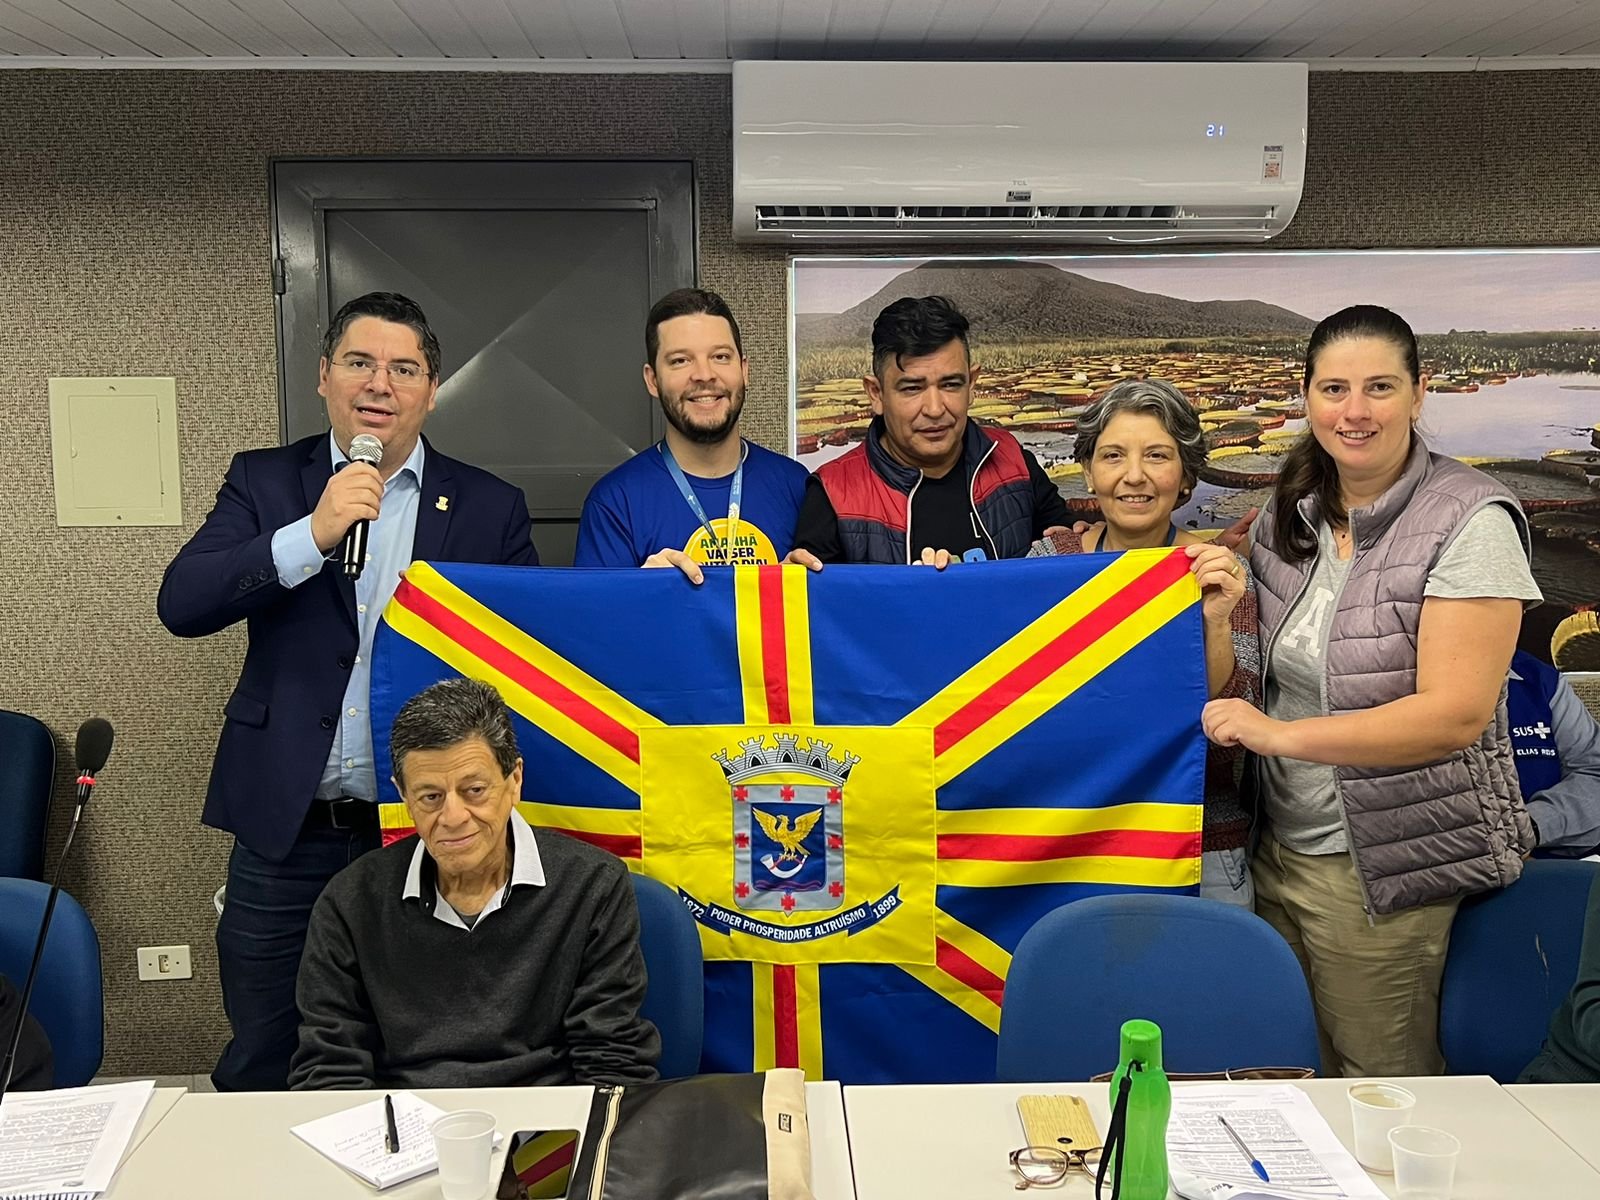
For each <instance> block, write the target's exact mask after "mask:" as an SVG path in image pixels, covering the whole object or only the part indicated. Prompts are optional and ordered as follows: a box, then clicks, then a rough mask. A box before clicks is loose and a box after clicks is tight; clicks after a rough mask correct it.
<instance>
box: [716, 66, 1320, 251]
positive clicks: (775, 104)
mask: <svg viewBox="0 0 1600 1200" xmlns="http://www.w3.org/2000/svg"><path fill="white" fill-rule="evenodd" d="M1305 163H1306V68H1305V65H1304V64H1302V63H1005V62H995V63H968V62H955V63H949V62H739V63H735V64H734V68H733V234H734V237H735V238H737V239H739V240H741V241H750V242H794V241H800V240H802V239H804V240H816V241H828V242H904V241H909V240H915V239H937V240H942V241H999V240H1004V241H1015V240H1017V239H1038V240H1049V241H1057V242H1127V243H1148V242H1248V241H1257V242H1258V241H1264V240H1265V239H1267V238H1270V237H1272V236H1273V235H1274V234H1276V233H1280V232H1281V231H1282V230H1283V229H1284V227H1285V226H1287V225H1288V224H1289V220H1290V218H1292V217H1293V216H1294V211H1295V208H1296V206H1297V205H1298V204H1299V203H1300V188H1301V185H1302V182H1303V180H1304V177H1305Z"/></svg>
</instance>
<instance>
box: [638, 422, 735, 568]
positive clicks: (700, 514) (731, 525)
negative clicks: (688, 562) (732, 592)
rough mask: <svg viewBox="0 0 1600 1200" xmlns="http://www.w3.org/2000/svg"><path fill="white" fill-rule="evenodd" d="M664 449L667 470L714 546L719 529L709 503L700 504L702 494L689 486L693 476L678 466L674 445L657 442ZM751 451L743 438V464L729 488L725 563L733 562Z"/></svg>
mask: <svg viewBox="0 0 1600 1200" xmlns="http://www.w3.org/2000/svg"><path fill="white" fill-rule="evenodd" d="M657 444H658V445H659V446H660V448H661V457H662V458H664V459H666V460H667V473H668V474H669V475H671V476H672V482H673V483H675V484H677V485H678V492H679V494H681V495H682V496H683V498H684V500H685V501H687V502H688V505H689V508H690V510H691V511H692V512H693V513H694V516H695V520H697V521H699V522H700V528H702V529H704V530H705V531H706V537H708V538H710V539H711V545H712V547H715V546H716V545H717V540H718V539H717V531H716V530H715V529H714V528H712V525H711V518H710V517H708V516H706V510H705V506H704V505H702V504H701V503H700V497H699V496H696V495H695V494H694V488H692V487H690V486H689V477H688V476H687V475H685V474H684V473H683V468H682V467H680V466H679V465H678V460H677V459H676V458H674V457H673V455H672V447H671V446H669V445H667V443H666V442H665V441H662V442H659V443H657ZM749 453H750V447H749V446H747V445H745V444H744V443H743V442H742V441H741V443H740V449H739V466H738V467H737V468H736V469H735V470H734V472H733V486H732V487H731V488H730V489H729V491H728V540H727V541H726V542H725V543H724V544H723V549H722V562H723V564H724V565H731V564H732V563H733V547H734V543H735V539H736V538H737V537H738V536H739V502H740V501H741V500H742V499H743V496H744V460H745V456H746V455H748V454H749Z"/></svg>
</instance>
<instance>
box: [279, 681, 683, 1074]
mask: <svg viewBox="0 0 1600 1200" xmlns="http://www.w3.org/2000/svg"><path fill="white" fill-rule="evenodd" d="M389 748H390V753H391V756H392V757H393V760H394V782H395V786H396V787H397V788H398V789H399V791H400V794H401V796H402V797H403V798H404V800H405V802H406V807H407V809H409V810H410V813H411V818H412V822H413V823H414V824H415V825H416V829H417V835H416V836H415V837H410V838H406V839H405V840H404V841H400V842H396V843H395V844H394V845H392V846H388V847H386V848H384V849H382V850H379V851H377V852H376V853H372V854H367V855H365V856H363V857H361V858H359V859H357V860H356V861H355V862H354V863H352V864H351V865H350V866H349V867H347V868H345V869H344V870H343V871H341V872H340V873H339V874H338V875H337V876H335V877H334V879H333V881H332V882H330V883H329V884H328V887H327V890H326V891H324V892H323V893H322V896H321V898H320V899H319V900H318V901H317V904H316V908H315V909H314V910H313V911H312V914H311V928H310V932H309V933H308V935H307V937H306V948H305V955H304V957H303V958H302V959H301V963H300V976H299V983H298V987H297V1000H298V1002H299V1007H300V1020H301V1024H300V1045H299V1048H298V1050H297V1051H296V1052H295V1056H294V1062H293V1065H292V1067H291V1069H290V1073H289V1086H290V1087H292V1088H306V1089H310V1088H379V1087H515V1086H529V1085H537V1084H563V1083H595V1084H599V1083H639V1082H644V1081H648V1080H651V1079H654V1078H655V1077H656V1070H655V1063H656V1058H657V1055H658V1054H659V1052H660V1039H659V1038H658V1037H657V1034H656V1030H655V1027H654V1026H653V1025H651V1024H650V1022H648V1021H646V1020H644V1019H643V1018H642V1017H641V1016H640V1015H639V1004H640V1001H642V1000H643V999H644V989H645V971H644V958H643V955H642V954H641V952H640V949H639V912H638V909H637V908H636V907H635V904H634V898H633V887H632V885H631V884H630V883H629V881H628V871H627V868H626V867H624V866H623V865H622V862H621V860H619V859H617V858H615V857H613V856H612V855H610V854H607V853H606V852H605V851H603V850H598V849H595V848H594V847H592V846H589V845H587V844H585V843H583V842H579V841H576V840H574V839H572V838H569V837H565V836H563V835H561V834H558V833H554V832H551V831H549V830H540V831H539V833H538V834H537V835H535V833H534V831H533V829H532V827H531V826H529V825H528V823H527V822H526V821H524V820H523V819H522V816H521V815H520V814H519V813H518V812H517V811H516V808H515V804H516V801H517V798H518V796H519V795H520V794H521V791H522V759H521V758H520V757H518V754H517V743H516V735H515V732H514V731H513V729H512V727H511V717H510V714H509V713H508V712H507V711H506V706H505V702H504V701H503V700H501V698H500V695H499V693H498V692H496V691H495V689H494V688H493V687H491V686H490V685H488V684H486V683H480V682H477V681H475V680H469V679H451V680H446V681H445V682H443V683H438V684H435V685H434V686H433V687H430V688H428V689H427V690H426V691H424V692H421V693H419V694H418V695H417V696H414V697H413V698H412V699H411V700H409V701H408V702H407V703H406V704H405V706H404V707H403V708H401V710H400V712H399V713H398V714H397V715H396V717H395V720H394V728H393V732H392V733H391V734H390V739H389Z"/></svg>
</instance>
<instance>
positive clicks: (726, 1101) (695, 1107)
mask: <svg viewBox="0 0 1600 1200" xmlns="http://www.w3.org/2000/svg"><path fill="white" fill-rule="evenodd" d="M567 1197H568V1200H812V1193H811V1135H810V1129H809V1127H808V1125H807V1123H806V1109H805V1078H804V1076H803V1075H802V1074H801V1072H799V1071H797V1070H777V1071H768V1072H765V1073H763V1074H754V1075H693V1076H690V1077H688V1078H686V1079H667V1080H662V1081H661V1082H659V1083H643V1084H629V1085H627V1086H625V1087H599V1088H596V1089H595V1093H594V1101H593V1103H592V1105H591V1107H590V1109H589V1119H588V1123H587V1125H586V1126H585V1128H584V1131H583V1144H582V1145H581V1146H580V1147H579V1150H578V1165H577V1169H576V1170H575V1171H574V1172H573V1177H572V1184H571V1186H570V1188H569V1189H568V1191H567Z"/></svg>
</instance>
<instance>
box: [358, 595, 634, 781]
mask: <svg viewBox="0 0 1600 1200" xmlns="http://www.w3.org/2000/svg"><path fill="white" fill-rule="evenodd" d="M406 582H407V583H409V584H411V585H412V586H413V587H415V588H416V589H417V590H418V591H420V592H422V593H423V594H424V595H426V596H427V597H428V598H430V599H432V600H434V601H435V602H437V603H438V604H439V605H441V606H443V607H444V608H446V609H448V610H449V611H450V612H451V613H452V614H454V615H455V616H457V617H459V618H460V619H461V620H462V621H464V622H466V623H467V624H468V625H470V626H472V627H473V628H474V629H475V630H476V631H477V632H479V633H481V634H482V635H484V636H485V637H486V638H487V639H489V640H490V641H493V642H495V643H498V644H499V646H501V647H502V648H504V649H505V650H506V651H508V652H509V653H510V654H511V655H513V656H515V657H516V658H518V659H521V660H522V661H523V662H524V663H526V664H527V665H528V666H530V667H532V668H533V670H534V672H537V673H538V674H541V675H543V676H547V677H548V679H549V681H550V684H551V685H552V687H553V689H554V690H555V691H557V692H566V693H571V694H573V695H574V696H576V697H579V698H581V700H583V701H585V702H587V704H588V705H592V706H593V708H594V709H596V710H598V711H599V712H600V713H602V714H604V715H605V716H606V717H609V718H610V719H611V720H612V721H614V722H616V723H617V724H618V725H620V726H622V727H624V728H625V729H627V730H631V731H635V732H636V731H638V730H639V729H644V728H658V727H661V725H662V722H661V721H659V720H658V719H657V718H655V717H653V716H651V715H650V714H649V713H647V712H645V711H644V710H643V709H641V708H639V707H638V706H637V705H635V704H633V703H631V702H630V701H628V700H627V699H625V698H624V697H622V696H620V695H618V694H617V693H616V692H614V691H612V690H611V689H610V688H608V687H606V686H605V685H604V684H602V683H601V682H600V681H599V680H597V679H595V678H594V677H593V676H591V675H589V674H587V673H585V672H584V671H581V670H579V669H578V668H577V667H575V666H573V665H572V663H570V662H568V661H567V660H566V659H564V658H562V657H561V656H560V655H559V654H557V653H556V652H555V651H553V650H551V649H550V648H549V647H548V646H546V645H544V644H543V643H542V642H539V641H538V640H536V639H535V638H532V637H530V636H529V635H528V634H527V633H525V632H523V631H522V630H520V629H518V628H517V627H516V626H515V625H513V624H511V623H510V622H509V621H507V620H505V618H503V617H501V616H500V615H499V614H497V613H495V612H494V611H493V610H491V609H489V608H486V607H485V606H484V605H483V604H481V603H479V602H478V601H477V600H474V599H473V598H472V597H471V596H469V595H468V594H467V593H466V592H464V591H462V590H461V589H460V588H458V587H456V585H455V584H453V583H451V582H450V581H449V580H447V579H445V578H444V577H443V576H442V575H440V574H439V573H438V572H437V571H436V570H434V569H433V568H432V567H430V566H428V564H426V563H413V564H412V565H411V566H410V567H409V568H407V570H406ZM384 619H385V620H386V621H387V622H388V623H389V625H390V626H391V627H393V628H394V630H395V631H396V632H397V633H399V634H401V635H402V636H404V637H406V638H409V639H410V640H411V641H413V642H416V643H417V644H418V645H419V646H421V647H422V648H423V649H424V650H427V651H428V652H429V653H430V654H432V655H434V656H435V657H437V658H438V659H440V660H441V661H443V662H444V663H445V664H446V665H448V666H450V667H453V668H454V669H455V670H457V671H459V672H460V673H461V674H463V675H466V676H469V677H471V678H473V679H483V680H487V681H488V682H490V683H492V684H494V685H495V687H496V688H497V689H499V691H500V694H501V695H502V696H503V697H505V701H506V703H507V704H508V705H510V706H511V708H512V709H514V710H515V711H516V712H518V713H520V714H521V715H522V716H523V717H525V718H527V719H528V720H529V721H530V722H532V723H533V724H534V725H536V726H538V727H539V728H540V729H542V730H544V731H545V732H546V733H548V734H549V735H550V736H551V737H553V738H554V739H555V740H556V741H558V742H561V743H562V744H564V745H566V746H569V747H570V748H571V749H572V750H573V751H574V753H576V754H578V755H580V756H581V757H583V758H586V759H588V760H589V761H590V762H592V763H594V765H595V766H597V767H599V768H600V769H601V770H603V771H605V772H606V773H607V774H608V775H610V776H611V777H612V778H614V779H616V780H617V781H618V782H619V783H621V784H622V785H623V786H624V787H626V788H629V789H630V790H632V791H638V790H639V764H638V762H637V761H636V760H634V759H632V758H630V757H629V756H628V755H627V754H626V753H624V752H623V751H621V750H619V749H617V748H616V747H615V746H614V745H613V744H612V743H611V742H610V741H607V740H606V739H605V738H603V737H601V736H599V735H598V734H597V733H595V732H594V731H593V730H592V729H590V728H589V727H588V726H586V725H585V724H583V723H582V721H581V720H578V719H574V718H573V717H572V716H571V715H569V713H567V712H564V711H562V709H561V707H559V706H558V704H556V703H552V702H551V700H550V699H548V698H546V697H544V696H540V695H536V694H535V693H534V692H533V691H531V690H529V689H528V688H526V687H524V686H523V685H522V684H521V683H519V682H518V681H517V680H516V679H513V678H512V677H511V675H509V674H507V673H505V672H503V671H500V670H497V669H496V668H494V667H492V666H490V665H489V664H488V663H486V662H485V661H484V660H483V659H482V658H480V657H479V656H478V655H477V654H475V653H473V652H472V651H471V650H469V649H467V648H466V647H465V646H463V645H461V644H460V643H459V642H457V641H456V640H454V639H453V638H451V637H449V636H447V635H446V634H445V633H443V632H442V631H441V630H439V629H438V628H436V627H435V626H434V625H432V624H430V623H429V622H428V621H426V620H424V619H423V618H422V617H420V616H418V615H417V614H416V613H414V612H412V611H411V610H410V609H408V608H406V607H405V606H404V604H402V603H401V602H400V601H399V600H398V599H397V600H395V601H391V602H390V604H389V606H388V607H387V608H386V609H385V610H384Z"/></svg>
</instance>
